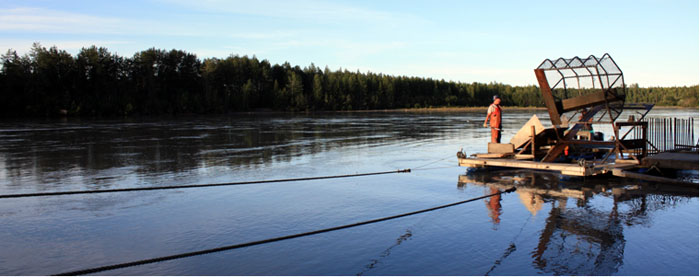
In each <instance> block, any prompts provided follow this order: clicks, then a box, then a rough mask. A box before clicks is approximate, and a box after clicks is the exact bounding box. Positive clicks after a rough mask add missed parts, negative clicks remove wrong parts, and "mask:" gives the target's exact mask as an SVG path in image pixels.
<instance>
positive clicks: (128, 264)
mask: <svg viewBox="0 0 700 277" xmlns="http://www.w3.org/2000/svg"><path fill="white" fill-rule="evenodd" d="M515 189H516V188H515V187H512V188H510V189H507V190H505V191H501V192H497V193H493V194H489V195H484V196H480V197H476V198H472V199H468V200H463V201H459V202H455V203H451V204H447V205H442V206H437V207H432V208H428V209H424V210H419V211H414V212H410V213H404V214H400V215H394V216H389V217H383V218H377V219H372V220H367V221H362V222H357V223H353V224H348V225H343V226H336V227H331V228H327V229H321V230H316V231H310V232H305V233H299V234H294V235H288V236H283V237H276V238H270V239H265V240H259V241H252V242H246V243H241V244H234V245H228V246H222V247H217V248H211V249H205V250H200V251H194V252H187V253H181V254H176V255H171V256H163V257H158V258H152V259H145V260H140V261H134V262H126V263H121V264H113V265H107V266H101V267H95V268H89V269H83V270H77V271H71V272H65V273H60V274H57V275H59V276H70V275H85V274H91V273H97V272H102V271H107V270H114V269H120V268H126V267H132V266H137V265H144V264H150V263H157V262H162V261H168V260H175V259H181V258H186V257H192V256H197V255H204V254H210V253H214V252H221V251H227V250H232V249H237V248H243V247H248V246H253V245H260V244H265V243H271V242H276V241H282V240H288V239H293V238H299V237H305V236H311V235H316V234H321V233H326V232H331V231H337V230H341V229H347V228H351V227H357V226H361V225H367V224H372V223H377V222H381V221H387V220H391V219H396V218H400V217H405V216H410V215H415V214H420V213H425V212H430V211H434V210H439V209H444V208H447V207H451V206H456V205H460V204H464V203H468V202H472V201H476V200H479V199H484V198H488V197H491V196H495V195H499V194H502V193H510V192H513V191H515Z"/></svg>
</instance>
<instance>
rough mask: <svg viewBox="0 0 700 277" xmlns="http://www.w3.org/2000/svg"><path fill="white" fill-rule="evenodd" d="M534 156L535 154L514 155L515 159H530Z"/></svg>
mask: <svg viewBox="0 0 700 277" xmlns="http://www.w3.org/2000/svg"><path fill="white" fill-rule="evenodd" d="M533 158H535V155H532V154H517V155H515V159H516V160H532V159H533Z"/></svg>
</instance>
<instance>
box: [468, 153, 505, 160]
mask: <svg viewBox="0 0 700 277" xmlns="http://www.w3.org/2000/svg"><path fill="white" fill-rule="evenodd" d="M512 155H513V153H478V154H476V157H477V158H483V159H500V158H505V157H508V156H512Z"/></svg>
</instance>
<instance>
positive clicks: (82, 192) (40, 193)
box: [0, 168, 411, 199]
mask: <svg viewBox="0 0 700 277" xmlns="http://www.w3.org/2000/svg"><path fill="white" fill-rule="evenodd" d="M410 172H411V169H410V168H409V169H401V170H393V171H382V172H371V173H358V174H346V175H334V176H319V177H304V178H292V179H277V180H262V181H244V182H233V183H218V184H195V185H174V186H160V187H141V188H122V189H105V190H74V191H55V192H37V193H22V194H5V195H0V199H2V198H22V197H40V196H58V195H71V194H89V193H108V192H127V191H142V190H165V189H186V188H202V187H219V186H239V185H250V184H264V183H282V182H296V181H309V180H321V179H335V178H348V177H359V176H370V175H382V174H393V173H410Z"/></svg>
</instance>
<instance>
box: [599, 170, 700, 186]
mask: <svg viewBox="0 0 700 277" xmlns="http://www.w3.org/2000/svg"><path fill="white" fill-rule="evenodd" d="M612 174H613V175H614V176H617V177H623V178H632V179H640V180H645V181H652V182H660V183H672V184H675V185H685V186H693V187H697V186H698V184H696V183H691V182H684V181H681V180H676V179H672V178H666V177H660V176H653V175H648V174H642V173H636V172H630V171H627V170H622V169H619V168H616V169H613V171H612Z"/></svg>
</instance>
